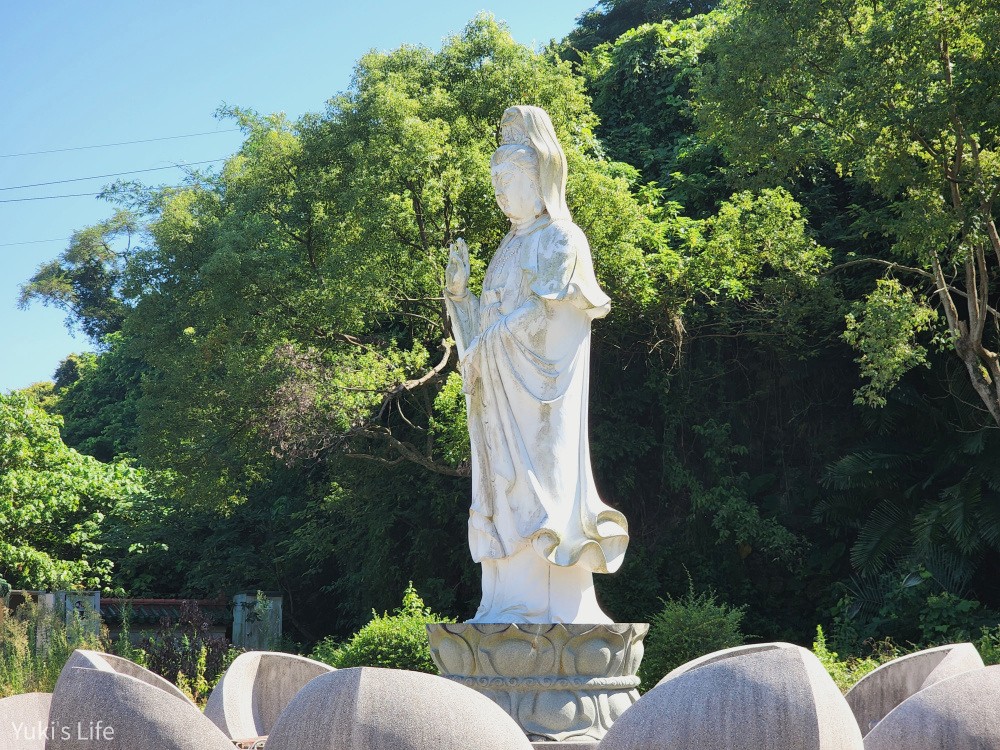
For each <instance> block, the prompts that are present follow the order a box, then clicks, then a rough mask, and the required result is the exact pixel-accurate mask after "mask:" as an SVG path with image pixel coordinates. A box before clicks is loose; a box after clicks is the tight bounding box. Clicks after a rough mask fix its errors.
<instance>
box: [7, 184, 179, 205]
mask: <svg viewBox="0 0 1000 750" xmlns="http://www.w3.org/2000/svg"><path fill="white" fill-rule="evenodd" d="M165 187H166V188H167V189H179V188H184V187H189V186H188V185H166V186H165ZM101 192H103V191H100V192H97V193H65V194H63V195H36V196H32V197H31V198H2V199H0V203H23V202H24V201H51V200H55V199H57V198H83V197H86V196H95V195H101Z"/></svg>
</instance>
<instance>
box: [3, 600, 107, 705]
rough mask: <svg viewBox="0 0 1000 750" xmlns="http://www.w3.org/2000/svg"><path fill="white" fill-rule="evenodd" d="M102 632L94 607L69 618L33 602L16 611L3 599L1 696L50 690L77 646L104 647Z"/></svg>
mask: <svg viewBox="0 0 1000 750" xmlns="http://www.w3.org/2000/svg"><path fill="white" fill-rule="evenodd" d="M100 632H101V631H100V618H99V617H98V616H97V614H96V613H95V612H94V611H93V610H89V611H87V610H85V611H84V612H83V613H82V614H81V615H80V616H74V617H70V618H67V617H66V616H65V614H64V613H63V612H62V611H52V610H47V609H45V608H43V607H39V606H38V605H37V604H35V603H34V602H27V603H25V604H22V605H20V606H19V607H17V609H15V610H13V611H11V610H9V609H7V607H6V606H5V605H4V604H3V602H0V698H5V697H7V696H10V695H18V694H20V693H32V692H42V693H51V692H52V689H53V688H54V687H55V684H56V680H57V679H58V678H59V673H60V672H61V671H62V668H63V666H65V664H66V661H67V660H68V659H69V657H70V656H71V655H72V653H73V651H74V650H75V649H78V648H85V649H92V650H97V651H99V650H101V637H100Z"/></svg>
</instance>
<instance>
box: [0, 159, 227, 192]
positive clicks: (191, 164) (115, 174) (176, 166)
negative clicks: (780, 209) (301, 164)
mask: <svg viewBox="0 0 1000 750" xmlns="http://www.w3.org/2000/svg"><path fill="white" fill-rule="evenodd" d="M219 161H225V159H224V158H223V159H206V160H205V161H193V162H189V163H188V164H171V165H170V166H169V167H150V168H149V169H132V170H129V171H128V172H112V173H111V174H95V175H91V176H90V177H71V178H69V179H67V180H52V181H51V182H33V183H31V184H30V185H11V186H9V187H0V190H20V189H22V188H33V187H43V186H45V185H62V184H64V183H67V182H84V181H85V180H101V179H104V178H105V177H121V176H123V175H127V174H141V173H143V172H159V171H162V170H164V169H181V168H183V167H195V166H198V165H199V164H214V163H216V162H219ZM25 200H27V199H25Z"/></svg>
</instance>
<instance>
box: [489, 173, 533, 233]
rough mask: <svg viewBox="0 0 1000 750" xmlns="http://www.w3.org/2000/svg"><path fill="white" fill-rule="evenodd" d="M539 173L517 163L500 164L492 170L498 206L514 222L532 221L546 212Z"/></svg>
mask: <svg viewBox="0 0 1000 750" xmlns="http://www.w3.org/2000/svg"><path fill="white" fill-rule="evenodd" d="M537 171H538V170H537V169H529V168H527V167H526V166H524V165H521V164H517V163H515V162H507V163H504V164H499V165H497V166H495V167H493V168H492V169H491V170H490V172H491V176H492V179H493V191H494V192H495V193H496V197H497V205H498V206H500V210H501V211H503V212H504V213H505V214H506V215H507V218H508V219H510V220H511V221H513V222H523V221H530V220H531V219H534V218H535V217H537V216H541V214H542V212H543V211H545V203H544V202H543V201H542V195H541V191H540V190H539V187H538V175H537V174H536V172H537Z"/></svg>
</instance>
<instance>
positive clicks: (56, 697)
mask: <svg viewBox="0 0 1000 750" xmlns="http://www.w3.org/2000/svg"><path fill="white" fill-rule="evenodd" d="M49 726H50V727H51V734H50V736H49V738H48V740H47V741H46V743H45V747H46V750H95V748H100V750H152V748H156V750H233V743H232V742H231V741H230V739H229V738H228V737H226V735H225V734H223V733H222V730H220V729H219V728H218V727H217V726H215V725H214V724H213V723H212V722H211V721H209V720H208V719H207V718H205V716H204V715H203V714H202V713H201V711H199V710H198V708H197V707H196V706H193V705H192V704H191V702H190V701H188V700H186V699H181V698H178V697H177V696H175V695H174V694H173V693H170V692H167V691H165V690H162V689H160V688H159V687H157V686H153V685H151V684H149V683H148V682H144V681H143V680H140V679H137V678H135V677H132V676H130V675H127V674H122V673H120V672H116V671H109V670H102V669H88V668H84V667H71V668H69V669H64V670H63V672H62V673H61V674H60V676H59V681H58V682H57V683H56V689H55V692H53V694H52V708H51V710H50V712H49Z"/></svg>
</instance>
